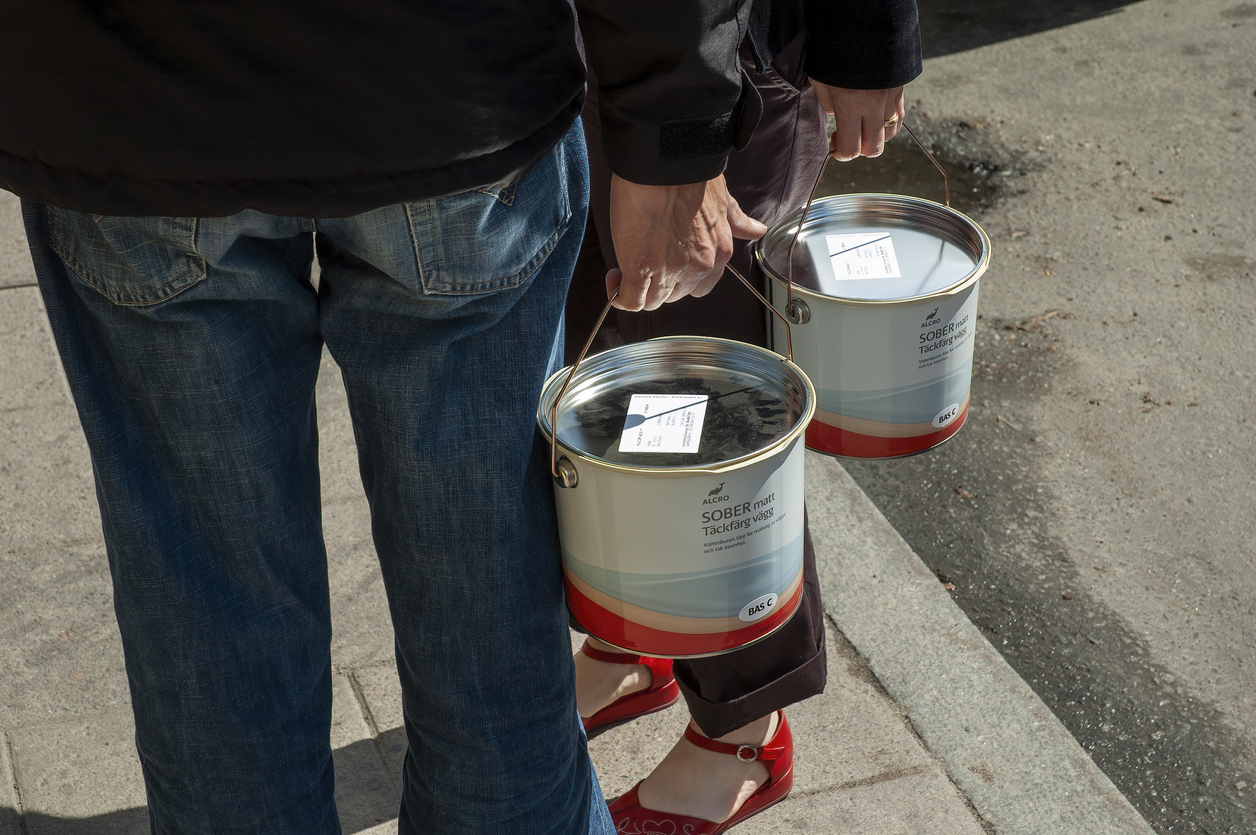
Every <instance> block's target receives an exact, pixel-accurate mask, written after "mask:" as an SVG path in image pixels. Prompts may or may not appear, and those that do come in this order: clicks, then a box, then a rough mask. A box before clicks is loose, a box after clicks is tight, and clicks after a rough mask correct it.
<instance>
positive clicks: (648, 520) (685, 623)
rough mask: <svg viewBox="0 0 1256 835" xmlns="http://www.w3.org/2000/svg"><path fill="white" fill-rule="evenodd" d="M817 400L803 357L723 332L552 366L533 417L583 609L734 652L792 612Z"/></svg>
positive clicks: (666, 638) (798, 589)
mask: <svg viewBox="0 0 1256 835" xmlns="http://www.w3.org/2000/svg"><path fill="white" fill-rule="evenodd" d="M814 409H815V398H814V392H813V389H812V386H811V382H810V381H809V380H808V379H807V376H806V374H804V373H803V372H802V370H801V369H799V368H798V366H796V365H794V364H793V363H792V362H790V361H789V360H787V359H785V358H783V357H781V356H780V355H778V354H776V353H774V352H772V351H769V350H767V349H764V348H759V347H757V346H753V345H747V344H744V343H741V342H734V341H731V340H724V339H713V338H705V337H665V338H661V339H655V340H650V341H648V342H639V343H635V344H630V345H624V346H620V347H618V348H613V349H611V350H609V351H605V352H603V353H601V354H597V355H594V356H592V357H590V358H589V359H587V360H583V361H580V362H577V363H576V365H575V367H574V370H573V369H572V368H566V369H563V370H562V371H560V372H558V373H557V374H555V375H554V376H553V377H551V378H550V379H549V380H548V381H547V382H546V384H545V388H544V390H543V392H542V396H541V403H540V406H539V408H538V415H537V422H538V425H539V426H540V429H541V432H542V433H543V434H544V435H545V437H546V439H547V440H549V441H550V442H551V444H552V450H553V455H554V460H553V462H552V463H553V464H554V468H555V469H554V472H555V475H556V478H555V487H554V491H555V499H556V502H557V506H558V523H559V533H560V538H561V542H562V550H563V573H564V579H565V583H566V589H567V597H568V606H569V607H570V610H571V613H572V615H573V617H574V618H575V619H576V621H577V622H578V623H579V624H580V625H581V626H582V627H584V628H585V629H586V630H588V632H589V633H590V634H591V635H593V636H595V637H597V638H600V639H601V640H603V641H605V642H606V643H608V644H611V645H612V646H615V647H618V648H620V649H623V650H626V651H629V652H633V653H637V654H642V655H654V656H662V657H669V658H695V657H701V656H708V655H718V654H722V653H725V652H731V651H733V650H736V649H740V648H742V647H744V646H747V645H749V644H752V643H754V642H755V641H758V640H761V639H762V638H764V637H766V636H768V635H769V634H771V633H772V632H774V631H775V630H776V629H779V628H780V627H781V626H782V625H784V624H785V623H786V621H788V620H789V618H790V616H791V615H793V613H794V612H795V611H796V610H797V608H798V604H799V601H800V599H801V593H802V546H803V457H804V449H805V447H804V444H803V441H802V437H803V432H804V430H805V428H806V425H807V423H808V421H809V420H810V419H811V416H812V413H813V411H814ZM553 427H557V431H556V432H555V431H554V430H553Z"/></svg>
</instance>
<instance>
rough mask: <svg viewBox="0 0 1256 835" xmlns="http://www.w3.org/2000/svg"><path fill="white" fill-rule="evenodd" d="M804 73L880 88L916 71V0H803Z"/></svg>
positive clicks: (918, 61)
mask: <svg viewBox="0 0 1256 835" xmlns="http://www.w3.org/2000/svg"><path fill="white" fill-rule="evenodd" d="M803 21H804V25H805V27H806V30H807V54H806V58H805V59H804V61H803V64H804V67H805V69H806V71H807V75H808V76H810V77H811V78H814V79H815V80H816V81H820V82H823V83H824V84H828V85H830V86H832V87H846V88H848V89H851V90H885V89H889V88H891V87H899V86H902V85H904V84H906V83H907V82H909V81H911V80H912V79H913V78H915V77H916V76H918V75H920V72H921V69H922V66H921V59H920V17H919V15H918V14H917V10H916V0H804V4H803Z"/></svg>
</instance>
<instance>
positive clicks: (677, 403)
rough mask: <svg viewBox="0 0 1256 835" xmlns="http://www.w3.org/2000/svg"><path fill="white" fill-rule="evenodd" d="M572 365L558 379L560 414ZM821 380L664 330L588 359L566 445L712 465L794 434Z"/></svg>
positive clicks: (645, 461) (676, 465)
mask: <svg viewBox="0 0 1256 835" xmlns="http://www.w3.org/2000/svg"><path fill="white" fill-rule="evenodd" d="M569 374H570V368H565V369H563V370H562V371H560V372H558V373H557V374H555V375H554V376H553V377H551V378H550V379H549V380H548V381H547V382H546V384H545V389H544V391H543V393H542V395H541V404H540V407H539V409H538V415H537V421H538V424H539V425H540V428H541V431H542V432H543V433H544V434H545V436H546V438H547V439H548V438H550V417H551V410H552V408H553V406H554V400H555V398H557V397H558V396H559V393H560V391H561V390H562V388H563V385H564V384H565V383H566V381H567V377H568V375H569ZM814 402H815V397H814V394H813V390H812V387H811V382H810V381H809V380H808V379H807V376H806V375H805V374H804V373H803V372H802V370H801V369H799V368H798V366H796V365H794V364H793V363H791V362H789V361H788V360H786V359H784V358H783V357H781V356H780V355H778V354H775V353H773V352H771V351H768V350H767V349H764V348H759V347H756V346H754V345H747V344H745V343H742V342H735V341H732V340H727V339H715V338H707V337H693V336H684V337H664V338H661V339H653V340H650V341H648V342H638V343H634V344H630V345H622V346H620V347H617V348H612V349H611V350H609V351H605V352H603V353H600V354H596V355H594V356H592V357H587V358H586V359H585V360H584V361H583V362H581V363H580V366H579V367H578V368H577V369H576V374H575V376H574V377H573V378H572V380H571V383H570V385H568V386H567V391H566V393H564V394H563V395H562V401H561V402H560V403H559V405H558V411H557V417H556V420H555V423H556V425H557V426H558V442H559V443H560V444H561V445H562V446H563V447H565V448H566V449H568V450H570V451H572V452H574V453H575V454H576V455H578V456H580V457H582V458H585V459H590V460H593V461H595V462H601V463H603V464H607V465H611V466H612V467H629V468H633V469H651V470H686V469H710V468H713V467H721V466H724V465H728V464H732V463H736V462H738V461H740V460H743V459H749V458H754V457H757V456H758V455H760V454H762V453H764V452H765V451H767V450H769V449H771V448H773V447H776V446H780V445H784V444H786V443H788V442H789V441H791V440H792V439H793V438H794V437H797V436H798V435H799V434H801V432H802V430H803V429H805V427H806V423H807V421H809V420H810V419H811V415H812V413H813V411H814V409H815V406H814Z"/></svg>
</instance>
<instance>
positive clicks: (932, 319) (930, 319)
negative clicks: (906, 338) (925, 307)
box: [920, 307, 942, 330]
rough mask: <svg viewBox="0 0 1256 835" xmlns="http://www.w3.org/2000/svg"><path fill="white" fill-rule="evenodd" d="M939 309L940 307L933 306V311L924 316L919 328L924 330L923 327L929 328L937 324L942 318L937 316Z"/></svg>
mask: <svg viewBox="0 0 1256 835" xmlns="http://www.w3.org/2000/svg"><path fill="white" fill-rule="evenodd" d="M941 309H942V308H940V307H935V308H934V309H933V312H932V313H930V314H929V315H928V316H926V317H925V320H924V321H923V322H921V323H920V329H921V330H924V329H925V328H931V327H933V326H934V325H936V324H939V323H940V322H941V321H942V320H941V319H939V318H938V311H939V310H941Z"/></svg>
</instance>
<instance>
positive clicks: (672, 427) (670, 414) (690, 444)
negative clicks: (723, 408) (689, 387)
mask: <svg viewBox="0 0 1256 835" xmlns="http://www.w3.org/2000/svg"><path fill="white" fill-rule="evenodd" d="M706 407H707V396H706V395H705V394H634V395H633V396H632V401H631V402H630V403H629V404H628V418H627V420H625V421H624V434H623V435H621V436H620V438H619V451H620V452H697V451H698V442H699V441H701V440H702V420H703V418H705V417H706Z"/></svg>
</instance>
